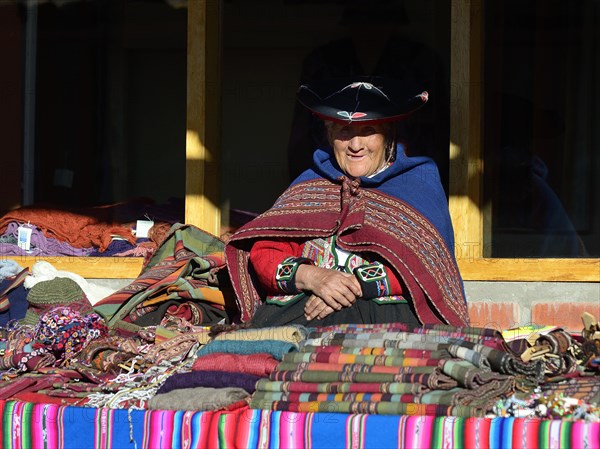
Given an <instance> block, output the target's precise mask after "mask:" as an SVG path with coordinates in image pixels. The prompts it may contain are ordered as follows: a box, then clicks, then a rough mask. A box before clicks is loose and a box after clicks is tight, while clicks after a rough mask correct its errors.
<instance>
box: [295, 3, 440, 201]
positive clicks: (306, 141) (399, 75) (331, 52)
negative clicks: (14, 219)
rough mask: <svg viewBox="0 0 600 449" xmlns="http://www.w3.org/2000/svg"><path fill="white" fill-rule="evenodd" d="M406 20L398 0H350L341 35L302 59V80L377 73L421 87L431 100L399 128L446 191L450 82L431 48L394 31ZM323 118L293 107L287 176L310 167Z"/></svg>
mask: <svg viewBox="0 0 600 449" xmlns="http://www.w3.org/2000/svg"><path fill="white" fill-rule="evenodd" d="M408 23H409V18H408V15H407V13H406V9H405V8H404V4H403V2H402V1H393V0H392V1H377V2H373V1H348V2H347V6H346V7H345V8H344V10H343V13H342V17H341V23H340V25H342V26H344V27H345V28H347V29H348V37H344V38H341V39H338V40H335V41H332V42H330V43H328V44H325V45H323V46H321V47H318V48H315V49H314V50H313V51H312V52H311V53H310V54H309V55H308V56H307V57H306V58H305V60H304V62H303V66H302V73H301V79H300V84H305V83H308V82H312V81H318V80H323V79H327V78H343V77H347V76H354V75H377V76H385V77H387V78H393V79H396V80H398V81H399V82H409V83H411V84H414V85H420V86H423V87H424V88H425V89H426V90H427V91H428V92H429V95H430V97H429V98H430V99H429V104H427V105H426V107H424V108H423V109H422V111H421V113H420V114H419V115H418V116H415V117H410V118H409V119H407V120H405V121H403V122H402V123H401V124H399V125H398V126H400V127H402V128H401V129H400V130H398V134H399V135H404V136H410V140H408V141H405V142H403V143H404V145H405V147H406V152H407V154H408V155H409V156H416V155H422V156H429V157H431V158H432V159H433V160H434V161H435V162H436V164H437V165H438V169H439V172H440V177H441V180H442V185H443V186H444V188H445V190H446V194H447V193H448V192H447V190H448V165H449V164H448V147H449V81H448V77H447V74H446V73H445V72H444V67H443V64H442V61H441V59H440V56H439V55H438V54H437V53H436V52H435V51H434V50H433V49H432V48H430V47H429V46H427V45H425V44H422V43H419V42H415V41H412V40H410V39H408V38H406V37H404V36H400V35H399V34H398V33H397V32H398V30H399V29H400V28H401V27H402V26H403V25H406V24H408ZM324 135H325V133H324V131H323V125H322V121H320V120H318V119H316V118H315V117H312V116H311V113H310V111H307V110H306V109H305V108H302V107H301V106H300V105H297V106H296V109H295V111H294V119H293V123H292V130H291V134H290V140H289V145H288V167H289V175H290V179H292V180H293V179H295V178H296V177H297V176H298V175H299V174H300V173H302V172H303V171H304V170H305V169H307V168H309V167H310V166H311V165H312V154H313V151H314V148H315V147H317V148H318V147H322V146H323V145H326V142H323V136H324Z"/></svg>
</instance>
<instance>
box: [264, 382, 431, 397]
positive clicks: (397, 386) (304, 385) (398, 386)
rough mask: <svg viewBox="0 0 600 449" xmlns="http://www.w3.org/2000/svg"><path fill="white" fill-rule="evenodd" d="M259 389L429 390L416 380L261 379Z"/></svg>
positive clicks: (331, 390)
mask: <svg viewBox="0 0 600 449" xmlns="http://www.w3.org/2000/svg"><path fill="white" fill-rule="evenodd" d="M256 389H257V391H263V392H282V393H292V392H293V393H331V394H338V393H389V394H422V393H425V392H426V391H428V388H427V387H426V386H425V385H422V384H419V383H414V382H371V383H368V382H330V383H317V382H311V383H309V382H282V381H274V380H268V379H260V380H259V381H258V382H257V383H256Z"/></svg>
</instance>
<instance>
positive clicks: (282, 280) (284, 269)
mask: <svg viewBox="0 0 600 449" xmlns="http://www.w3.org/2000/svg"><path fill="white" fill-rule="evenodd" d="M313 263H314V262H313V261H312V260H311V259H309V258H307V257H287V258H286V259H285V260H284V261H283V262H281V263H280V264H279V265H277V271H276V272H275V280H276V281H277V286H278V287H279V288H280V289H281V290H282V291H283V292H285V293H289V294H292V293H300V291H299V290H298V288H297V287H296V272H297V271H298V267H299V266H300V265H303V264H313Z"/></svg>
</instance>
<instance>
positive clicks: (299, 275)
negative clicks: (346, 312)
mask: <svg viewBox="0 0 600 449" xmlns="http://www.w3.org/2000/svg"><path fill="white" fill-rule="evenodd" d="M295 280H296V287H297V288H298V289H300V290H304V291H310V292H312V293H313V294H314V295H315V296H317V297H319V298H320V299H321V300H322V301H324V302H325V304H327V305H328V306H329V307H331V309H333V310H340V309H341V308H342V307H350V306H351V305H352V304H354V302H355V301H356V299H357V298H359V297H360V296H361V295H362V291H361V289H360V284H359V282H358V280H357V279H356V277H354V275H352V274H349V273H342V272H341V271H337V270H331V269H328V268H321V267H315V266H314V265H300V266H299V267H298V270H297V271H296V279H295Z"/></svg>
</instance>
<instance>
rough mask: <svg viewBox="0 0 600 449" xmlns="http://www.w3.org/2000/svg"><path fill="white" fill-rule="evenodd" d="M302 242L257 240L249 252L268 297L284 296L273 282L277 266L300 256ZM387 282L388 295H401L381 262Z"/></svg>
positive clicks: (384, 264)
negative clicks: (287, 259)
mask: <svg viewBox="0 0 600 449" xmlns="http://www.w3.org/2000/svg"><path fill="white" fill-rule="evenodd" d="M303 244H304V242H303V241H302V240H258V241H257V242H256V243H254V245H253V246H252V249H251V250H250V262H251V263H252V266H253V268H254V271H255V272H256V276H257V277H258V280H259V281H260V283H261V285H262V286H263V287H264V288H265V291H266V293H267V294H268V295H281V294H285V293H286V292H284V291H283V290H281V288H280V287H279V285H278V284H277V281H276V280H275V273H276V272H277V266H278V265H279V264H280V263H281V262H283V260H284V259H285V258H286V257H290V256H291V257H300V256H302V246H303ZM382 264H383V266H384V267H385V271H386V274H387V277H388V280H389V285H390V292H389V295H401V294H402V286H401V284H400V281H399V280H398V278H397V277H396V275H395V274H394V272H393V271H392V270H391V269H390V268H389V266H388V265H386V263H384V262H382Z"/></svg>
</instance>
